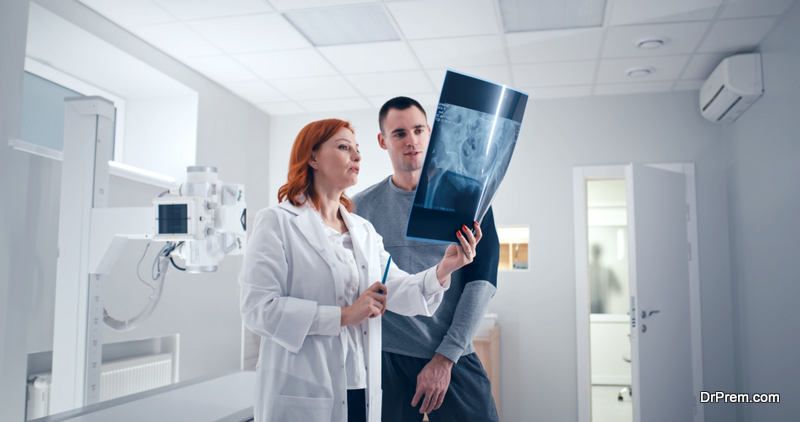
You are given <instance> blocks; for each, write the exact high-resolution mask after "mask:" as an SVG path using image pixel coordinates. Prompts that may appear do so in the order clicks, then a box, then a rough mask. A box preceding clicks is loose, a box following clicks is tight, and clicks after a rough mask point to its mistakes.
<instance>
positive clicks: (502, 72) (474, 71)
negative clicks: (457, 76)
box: [428, 66, 511, 91]
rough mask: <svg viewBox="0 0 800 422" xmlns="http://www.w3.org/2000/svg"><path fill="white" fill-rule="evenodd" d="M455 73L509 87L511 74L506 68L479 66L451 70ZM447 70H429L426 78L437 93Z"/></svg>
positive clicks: (440, 88)
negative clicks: (428, 78) (429, 79)
mask: <svg viewBox="0 0 800 422" xmlns="http://www.w3.org/2000/svg"><path fill="white" fill-rule="evenodd" d="M451 70H455V71H457V72H461V73H466V74H467V75H471V76H475V77H478V78H481V79H485V80H487V81H490V82H494V83H498V84H503V85H509V86H510V85H511V72H510V69H509V67H508V66H481V67H457V68H451ZM446 72H447V69H430V70H428V76H429V77H430V78H431V81H432V82H433V87H434V89H436V90H437V91H441V90H442V84H443V83H444V76H445V73H446Z"/></svg>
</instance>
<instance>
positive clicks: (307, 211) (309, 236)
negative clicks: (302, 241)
mask: <svg viewBox="0 0 800 422" xmlns="http://www.w3.org/2000/svg"><path fill="white" fill-rule="evenodd" d="M280 207H281V208H283V209H285V210H287V211H289V212H291V213H293V214H295V215H296V217H294V218H293V219H292V220H291V221H292V225H294V227H295V228H296V229H297V231H299V232H300V234H302V235H303V237H305V238H306V240H307V241H308V243H309V245H311V247H312V248H313V249H314V250H315V251H317V253H318V254H319V256H320V257H321V258H322V259H323V260H324V261H325V263H327V264H328V266H332V265H333V259H334V257H335V255H334V252H333V248H332V246H331V245H330V242H329V241H328V239H327V236H325V232H324V231H323V230H324V229H323V227H322V225H321V224H320V222H319V221H317V219H318V218H319V217H318V216H317V215H315V214H316V213H315V211H314V210H313V209H312V208H311V207H310V206H308V205H302V206H300V207H296V206H294V205H292V204H291V203H290V202H289V201H283V202H281V204H280Z"/></svg>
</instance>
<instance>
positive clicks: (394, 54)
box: [317, 41, 419, 73]
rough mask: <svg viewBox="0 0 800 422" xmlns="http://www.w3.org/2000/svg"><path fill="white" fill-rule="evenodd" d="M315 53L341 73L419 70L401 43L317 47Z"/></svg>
mask: <svg viewBox="0 0 800 422" xmlns="http://www.w3.org/2000/svg"><path fill="white" fill-rule="evenodd" d="M317 51H319V52H320V53H322V55H323V56H325V57H326V58H327V59H328V61H330V62H331V63H332V64H333V65H334V66H335V67H336V68H337V69H339V71H340V72H342V73H369V72H391V71H397V70H416V69H419V63H418V62H417V59H416V57H414V53H413V52H412V51H411V49H410V48H408V44H406V43H405V42H403V41H390V42H377V43H367V44H350V45H337V46H329V47H317Z"/></svg>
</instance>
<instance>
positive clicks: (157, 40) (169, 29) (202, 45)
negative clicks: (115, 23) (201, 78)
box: [131, 22, 222, 59]
mask: <svg viewBox="0 0 800 422" xmlns="http://www.w3.org/2000/svg"><path fill="white" fill-rule="evenodd" d="M131 31H132V32H133V33H134V34H136V36H138V37H139V38H141V39H143V40H145V41H147V42H148V43H150V44H152V45H153V46H155V47H156V48H158V49H159V50H161V51H163V52H165V53H167V54H169V55H170V56H173V57H175V58H178V59H184V58H187V57H198V56H213V55H221V54H222V51H221V50H220V49H218V48H217V47H214V46H213V45H212V44H211V43H209V42H208V41H206V40H205V39H203V37H201V36H200V35H198V34H197V32H194V31H192V30H191V29H189V27H187V26H186V25H185V24H183V23H180V22H178V23H166V24H158V25H149V26H140V27H135V28H132V29H131Z"/></svg>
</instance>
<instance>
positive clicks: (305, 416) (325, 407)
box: [272, 396, 333, 422]
mask: <svg viewBox="0 0 800 422" xmlns="http://www.w3.org/2000/svg"><path fill="white" fill-rule="evenodd" d="M332 409H333V399H332V398H327V399H326V398H310V397H295V396H278V400H277V401H276V403H275V414H274V417H273V418H272V420H274V421H281V422H282V421H327V420H330V419H331V410H332Z"/></svg>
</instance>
